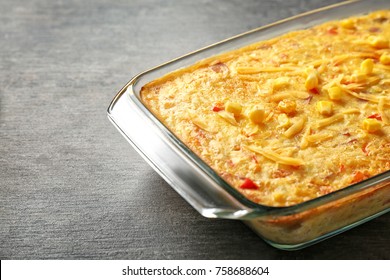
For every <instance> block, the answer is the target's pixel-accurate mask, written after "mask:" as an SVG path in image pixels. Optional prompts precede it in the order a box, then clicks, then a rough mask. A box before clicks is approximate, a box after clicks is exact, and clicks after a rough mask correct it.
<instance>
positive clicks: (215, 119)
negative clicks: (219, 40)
mask: <svg viewBox="0 0 390 280" xmlns="http://www.w3.org/2000/svg"><path fill="white" fill-rule="evenodd" d="M389 41H390V11H388V10H384V11H377V12H374V13H371V14H368V15H363V16H358V17H353V18H348V19H344V20H340V21H333V22H328V23H325V24H322V25H319V26H315V27H313V28H310V29H305V30H300V31H294V32H290V33H287V34H285V35H283V36H280V37H277V38H274V39H271V40H267V41H262V42H258V43H255V44H252V45H249V46H247V47H244V48H242V49H239V50H235V51H232V52H229V53H225V54H222V55H219V56H215V57H212V58H209V59H206V60H203V61H200V62H199V63H197V64H195V65H193V66H191V67H188V68H185V69H180V70H178V71H175V72H173V73H170V74H168V75H166V76H164V77H162V78H160V79H157V80H155V81H153V82H151V83H149V84H147V85H145V86H144V87H143V88H142V90H141V97H142V100H143V102H144V104H145V105H146V106H147V107H148V108H149V109H150V110H151V112H152V113H153V114H154V115H155V116H156V117H157V118H158V119H159V120H160V121H161V122H162V123H163V124H165V125H166V126H167V127H168V128H169V129H170V130H171V131H172V132H173V133H174V134H175V135H176V136H177V137H178V138H179V139H181V141H183V143H185V144H186V145H187V146H188V147H189V148H190V149H191V150H193V151H194V152H195V153H196V154H197V155H198V156H199V157H200V158H201V159H202V160H204V161H205V162H206V163H207V164H208V165H209V166H210V167H211V168H213V169H214V170H215V171H216V172H217V173H218V174H219V175H220V176H221V177H222V178H223V179H224V180H225V181H226V182H228V183H229V184H230V185H231V186H232V187H234V188H235V189H236V190H238V191H239V192H240V193H242V194H243V195H244V196H245V197H247V198H248V199H249V200H251V201H253V202H255V203H259V204H263V205H269V206H289V205H294V204H297V203H300V202H303V201H307V200H310V199H313V198H316V197H319V196H322V195H325V194H327V193H330V192H333V191H336V190H338V189H341V188H344V187H347V186H349V185H351V184H353V183H356V182H359V181H361V180H364V179H366V178H368V177H371V176H374V175H376V174H379V173H382V172H384V171H387V170H389V169H390V44H389ZM167 160H169V159H167Z"/></svg>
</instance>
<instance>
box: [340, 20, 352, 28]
mask: <svg viewBox="0 0 390 280" xmlns="http://www.w3.org/2000/svg"><path fill="white" fill-rule="evenodd" d="M340 24H341V26H342V27H343V28H346V29H352V28H354V27H355V23H354V22H353V20H352V19H345V20H343V21H341V22H340Z"/></svg>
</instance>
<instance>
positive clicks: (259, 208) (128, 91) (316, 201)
mask: <svg viewBox="0 0 390 280" xmlns="http://www.w3.org/2000/svg"><path fill="white" fill-rule="evenodd" d="M359 2H372V1H370V0H352V1H348V0H347V1H343V2H340V3H336V4H332V5H328V6H325V7H321V8H318V9H314V10H310V11H308V12H304V13H300V14H298V15H295V16H292V17H288V18H285V19H282V20H279V21H276V22H273V23H270V24H266V25H264V26H260V27H257V28H254V29H251V30H249V31H246V32H243V33H240V34H237V35H235V36H232V37H229V38H226V39H224V40H221V41H218V42H216V43H214V44H211V45H208V46H205V47H203V48H200V49H197V50H195V51H191V52H189V53H186V54H184V55H182V56H179V57H177V58H174V59H172V60H169V61H167V62H164V63H162V64H160V65H157V66H155V67H152V68H149V69H147V70H145V71H142V72H140V73H139V74H137V75H135V76H134V77H133V78H132V79H131V80H130V81H128V82H127V83H126V84H125V85H124V86H123V87H122V89H121V90H119V92H118V93H117V94H116V95H115V97H114V98H113V100H112V101H111V103H110V105H109V107H108V109H107V114H108V116H109V117H110V119H111V120H112V121H114V120H113V119H112V118H111V113H112V111H113V109H114V106H115V104H116V102H117V101H118V100H119V99H120V98H123V97H126V98H127V99H128V101H129V102H133V104H135V105H136V106H137V107H138V109H140V110H141V111H142V112H143V113H144V116H145V117H147V119H148V121H150V122H151V123H152V124H154V125H156V126H157V127H158V128H159V130H160V131H161V132H162V133H163V135H164V137H166V138H167V139H168V140H169V141H170V142H171V143H173V144H174V146H175V147H176V148H178V149H179V150H180V151H181V152H182V153H183V155H185V156H186V157H187V158H189V159H190V160H191V161H192V162H193V163H194V164H196V166H197V167H199V168H200V169H201V170H202V172H204V173H205V174H206V175H207V176H208V177H209V178H211V179H212V180H213V181H214V182H216V183H217V184H218V185H219V186H220V187H222V188H223V190H224V191H227V192H228V193H229V194H230V195H232V196H233V197H234V198H235V199H236V200H237V201H238V202H240V203H241V204H242V205H244V206H246V207H248V208H250V209H251V210H253V211H254V214H256V215H258V214H261V215H264V214H271V213H272V214H277V215H291V214H296V213H301V212H304V211H306V210H309V209H313V208H315V207H319V206H322V205H325V204H327V203H329V202H333V201H337V200H339V199H342V198H346V197H348V196H350V195H353V194H355V193H358V192H359V191H363V190H366V189H368V188H370V187H373V186H376V185H378V184H380V183H382V182H384V181H386V180H389V179H390V170H388V171H385V172H383V173H380V174H378V175H375V176H372V177H370V178H368V179H366V180H363V181H361V182H358V183H355V184H351V185H349V186H347V187H345V188H342V189H339V190H337V191H334V192H331V193H329V194H326V195H323V196H320V197H316V198H313V199H310V200H308V201H304V202H301V203H298V204H294V205H290V206H269V205H264V204H259V203H255V202H253V201H251V200H249V199H248V198H246V197H245V196H244V195H243V194H241V193H240V192H238V191H237V190H236V189H235V188H233V187H232V186H231V185H230V184H228V183H227V182H226V181H225V180H224V179H222V178H221V177H220V176H219V175H218V173H217V172H216V171H214V170H213V169H212V168H211V167H210V166H209V165H208V164H207V163H206V162H204V161H203V160H202V159H201V158H200V157H199V156H198V155H197V154H195V153H194V152H193V151H192V150H191V149H190V148H188V147H187V146H186V145H185V144H184V143H183V142H182V141H181V140H180V139H179V138H178V137H177V136H175V134H174V133H173V132H171V131H170V130H169V129H168V128H167V127H166V126H165V125H164V124H163V123H162V122H161V121H160V120H159V119H158V118H157V117H156V116H155V115H154V114H153V113H152V112H151V111H150V110H149V109H148V108H147V107H146V106H145V105H144V104H143V102H142V101H141V100H140V98H139V96H138V95H137V94H136V93H135V90H134V86H135V85H137V83H138V81H139V79H140V78H142V77H143V76H145V75H147V74H149V73H151V72H154V71H157V70H159V69H161V68H163V67H165V66H168V65H171V64H173V63H176V62H179V61H182V60H185V59H188V58H189V57H191V56H194V55H196V54H199V53H202V52H204V51H206V50H208V49H210V48H213V47H216V46H221V45H223V44H226V43H229V42H231V41H233V40H236V39H239V38H241V37H244V36H246V35H249V34H254V33H257V32H261V31H263V30H265V29H267V28H270V27H275V26H278V25H280V24H284V23H287V22H289V21H292V20H297V19H301V18H305V17H306V16H310V15H313V14H317V13H319V12H323V11H327V10H332V9H338V8H340V7H343V6H346V7H347V6H350V5H353V4H355V3H359ZM378 2H379V1H378ZM211 57H212V56H211ZM208 58H210V57H209V56H206V57H204V58H203V59H208ZM177 69H179V68H177ZM114 123H115V121H114ZM251 217H252V216H251Z"/></svg>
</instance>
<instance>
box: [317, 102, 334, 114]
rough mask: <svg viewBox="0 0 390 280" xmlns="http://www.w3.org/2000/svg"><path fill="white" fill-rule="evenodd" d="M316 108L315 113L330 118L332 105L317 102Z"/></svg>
mask: <svg viewBox="0 0 390 280" xmlns="http://www.w3.org/2000/svg"><path fill="white" fill-rule="evenodd" d="M316 108H317V111H318V112H319V113H320V114H321V115H324V116H330V115H332V113H333V103H332V102H330V101H318V102H317V104H316Z"/></svg>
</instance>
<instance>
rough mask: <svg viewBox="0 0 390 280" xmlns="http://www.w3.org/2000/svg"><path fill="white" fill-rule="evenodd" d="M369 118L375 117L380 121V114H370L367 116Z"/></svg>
mask: <svg viewBox="0 0 390 280" xmlns="http://www.w3.org/2000/svg"><path fill="white" fill-rule="evenodd" d="M368 118H369V119H377V120H378V121H382V116H381V115H379V114H372V115H371V116H368Z"/></svg>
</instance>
